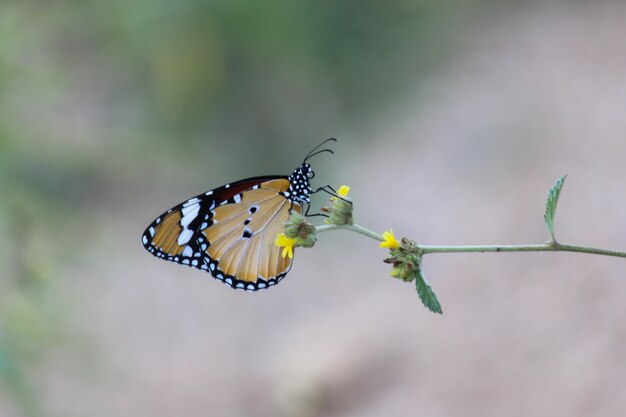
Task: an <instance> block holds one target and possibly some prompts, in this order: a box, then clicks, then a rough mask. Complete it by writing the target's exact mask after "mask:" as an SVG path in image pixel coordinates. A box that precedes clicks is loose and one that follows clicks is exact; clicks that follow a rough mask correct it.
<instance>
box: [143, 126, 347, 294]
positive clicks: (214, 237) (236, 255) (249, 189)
mask: <svg viewBox="0 0 626 417" xmlns="http://www.w3.org/2000/svg"><path fill="white" fill-rule="evenodd" d="M329 141H333V142H336V139H334V138H330V139H327V140H325V141H324V142H322V143H320V144H319V145H318V146H316V147H315V148H314V149H313V150H311V152H309V153H308V154H307V156H306V157H305V158H304V161H303V162H302V164H301V165H300V166H299V167H298V168H296V169H295V170H294V171H293V172H292V173H291V175H288V176H287V175H266V176H260V177H252V178H246V179H243V180H239V181H236V182H233V183H230V184H226V185H223V186H221V187H218V188H215V189H212V190H209V191H207V192H205V193H203V194H199V195H197V196H195V197H192V198H190V199H188V200H186V201H184V202H182V203H180V204H179V205H177V206H175V207H172V208H171V209H169V210H167V211H166V212H165V213H163V214H161V215H160V216H159V217H157V218H156V219H155V220H154V221H153V222H152V223H151V224H150V225H149V226H148V227H147V228H146V230H145V232H144V233H143V235H142V237H141V240H142V244H143V246H144V248H146V250H148V252H150V253H151V254H152V255H154V256H156V257H157V258H161V259H165V260H168V261H172V262H176V263H179V264H182V265H188V266H190V267H194V268H198V269H200V270H203V271H206V272H209V273H211V275H213V277H215V278H217V279H218V280H220V281H222V282H223V283H225V284H227V285H229V286H230V287H232V288H235V289H242V290H247V291H256V290H260V289H263V288H268V287H270V286H273V285H275V284H277V283H278V282H280V281H281V280H282V279H283V278H284V277H285V275H287V273H288V272H289V270H290V269H291V264H292V259H291V258H289V257H283V256H281V254H280V252H281V248H280V247H278V246H276V245H275V244H274V241H275V239H276V236H277V235H278V234H280V233H282V232H283V226H284V223H285V221H286V220H287V219H288V218H289V215H290V213H291V212H292V211H293V212H296V213H300V214H302V212H303V209H304V208H305V207H306V212H305V213H304V214H305V215H308V209H309V207H310V206H309V204H310V202H311V200H310V196H311V195H312V194H314V193H316V192H318V191H322V190H323V191H326V192H330V191H329V189H330V190H332V187H330V186H324V187H320V188H318V189H317V190H313V189H312V188H311V184H310V180H311V179H312V178H313V177H314V176H315V172H314V171H313V169H312V168H311V165H310V164H309V163H308V162H307V161H308V160H309V159H310V158H311V157H313V156H315V155H317V154H319V153H322V152H330V153H334V152H333V151H332V150H330V149H322V150H318V149H319V148H320V147H321V146H322V145H324V144H326V143H327V142H329ZM332 191H333V192H334V190H332Z"/></svg>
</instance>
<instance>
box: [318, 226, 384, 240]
mask: <svg viewBox="0 0 626 417" xmlns="http://www.w3.org/2000/svg"><path fill="white" fill-rule="evenodd" d="M339 229H341V230H350V231H351V232H356V233H360V234H362V235H365V236H367V237H371V238H372V239H374V240H378V241H379V242H384V240H385V239H384V238H383V236H382V235H379V234H378V233H376V232H373V231H371V230H369V229H366V228H365V227H363V226H359V225H358V224H325V225H323V226H317V227H316V228H315V231H316V232H317V233H322V232H328V231H330V230H339Z"/></svg>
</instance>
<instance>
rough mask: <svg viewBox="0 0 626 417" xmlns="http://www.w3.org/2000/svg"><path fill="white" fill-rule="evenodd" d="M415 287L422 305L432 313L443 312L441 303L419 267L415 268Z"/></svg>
mask: <svg viewBox="0 0 626 417" xmlns="http://www.w3.org/2000/svg"><path fill="white" fill-rule="evenodd" d="M415 287H416V288H417V294H418V295H419V296H420V300H422V303H423V304H424V306H425V307H426V308H427V309H429V310H430V311H432V312H433V313H439V314H443V311H442V310H441V304H439V300H437V296H436V295H435V292H434V291H433V289H432V288H431V287H430V285H429V284H428V281H426V278H425V277H424V274H423V273H422V270H421V269H418V270H417V279H416V280H415Z"/></svg>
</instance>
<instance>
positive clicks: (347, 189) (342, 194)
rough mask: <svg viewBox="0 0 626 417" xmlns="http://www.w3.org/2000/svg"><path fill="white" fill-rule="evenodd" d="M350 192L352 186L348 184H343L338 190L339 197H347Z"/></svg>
mask: <svg viewBox="0 0 626 417" xmlns="http://www.w3.org/2000/svg"><path fill="white" fill-rule="evenodd" d="M349 192H350V187H348V186H347V185H342V186H341V187H339V189H338V190H337V195H338V196H339V197H343V198H346V197H347V196H348V193H349Z"/></svg>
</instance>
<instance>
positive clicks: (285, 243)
mask: <svg viewBox="0 0 626 417" xmlns="http://www.w3.org/2000/svg"><path fill="white" fill-rule="evenodd" d="M274 245H276V246H278V247H280V248H283V253H282V255H283V258H284V257H285V256H289V259H293V248H294V246H295V245H296V239H292V238H290V237H287V236H285V234H284V233H281V234H279V235H278V236H276V240H275V241H274Z"/></svg>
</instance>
